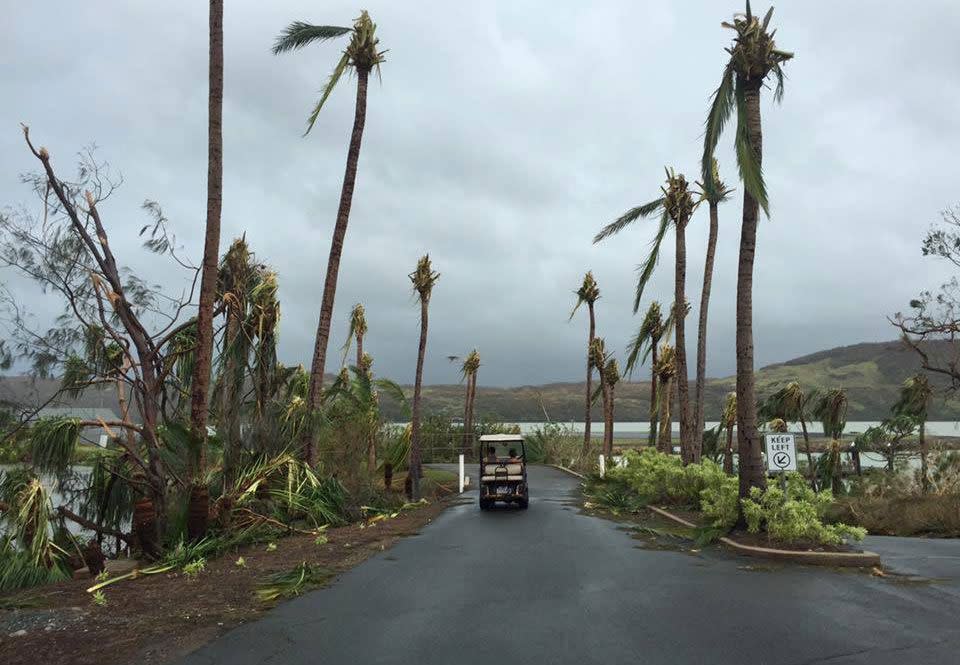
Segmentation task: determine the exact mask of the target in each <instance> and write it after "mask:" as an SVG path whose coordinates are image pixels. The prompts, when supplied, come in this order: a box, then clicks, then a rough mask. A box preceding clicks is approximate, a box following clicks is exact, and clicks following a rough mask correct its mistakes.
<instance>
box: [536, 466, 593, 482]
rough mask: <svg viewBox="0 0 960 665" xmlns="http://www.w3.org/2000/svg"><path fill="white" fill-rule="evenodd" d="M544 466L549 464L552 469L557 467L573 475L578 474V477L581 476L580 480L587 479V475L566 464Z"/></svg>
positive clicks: (558, 469)
mask: <svg viewBox="0 0 960 665" xmlns="http://www.w3.org/2000/svg"><path fill="white" fill-rule="evenodd" d="M544 466H549V467H550V468H551V469H556V470H557V471H564V472H566V473H569V474H570V475H571V476H576V477H577V478H579V479H580V480H586V479H587V477H586V476H585V475H583V474H582V473H577V472H576V471H574V470H573V469H568V468H567V467H565V466H560V465H559V464H544Z"/></svg>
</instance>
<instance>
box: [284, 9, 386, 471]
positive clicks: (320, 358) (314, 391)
mask: <svg viewBox="0 0 960 665" xmlns="http://www.w3.org/2000/svg"><path fill="white" fill-rule="evenodd" d="M376 31H377V25H376V23H374V22H373V21H372V20H371V19H370V15H369V14H368V13H367V12H366V11H363V12H361V13H360V16H359V17H358V18H357V19H356V20H355V21H354V23H353V27H351V28H347V27H340V26H330V25H311V24H309V23H304V22H303V21H295V22H293V23H291V24H290V25H289V26H287V28H286V29H285V30H284V31H283V33H282V34H281V35H280V36H279V37H277V39H276V41H275V42H274V45H273V53H274V54H275V55H277V54H280V53H285V52H288V51H293V50H296V49H300V48H303V47H305V46H308V45H310V44H313V43H316V42H324V41H327V40H330V39H336V38H338V37H344V36H347V35H349V36H350V41H349V42H348V43H347V47H346V48H345V49H344V50H343V54H342V55H341V57H340V60H339V61H338V62H337V65H336V67H334V69H333V73H332V74H331V75H330V78H329V79H327V83H326V85H324V86H323V90H322V92H321V93H320V100H319V101H318V102H317V104H316V106H314V108H313V111H312V112H311V113H310V117H309V118H308V119H307V131H306V133H307V134H309V133H310V130H311V129H313V125H314V123H315V122H316V121H317V117H318V116H319V115H320V110H321V109H322V108H323V105H324V103H325V102H326V101H327V98H329V97H330V93H331V92H333V89H334V88H335V87H336V85H337V82H338V81H339V80H340V78H341V76H343V73H344V72H346V71H348V70H350V69H352V70H353V72H354V73H355V74H356V75H357V101H356V106H355V109H354V116H353V132H352V133H351V135H350V147H349V149H348V151H347V166H346V171H345V172H344V175H343V187H342V188H341V190H340V205H339V207H338V208H337V221H336V224H335V225H334V228H333V238H332V240H331V242H330V256H329V258H328V259H327V274H326V277H325V279H324V283H323V302H322V303H321V305H320V321H319V323H318V324H317V338H316V343H315V344H314V349H313V362H312V366H311V369H310V394H309V396H308V400H307V405H308V407H309V409H310V411H311V412H315V411H316V410H317V409H319V407H320V402H321V401H322V399H323V371H324V367H325V365H326V359H327V342H328V341H329V339H330V320H331V318H332V316H333V304H334V298H335V297H336V293H337V275H338V274H339V271H340V255H341V253H342V252H343V240H344V237H345V236H346V233H347V223H348V222H349V220H350V206H351V204H352V203H353V189H354V185H355V183H356V180H357V163H358V161H359V159H360V144H361V142H362V140H363V129H364V125H365V124H366V114H367V80H368V78H369V76H370V72H371V71H372V70H373V69H374V68H376V70H377V73H378V74H379V72H380V64H381V63H382V62H383V61H384V53H385V51H381V50H380V49H379V41H380V40H379V39H377V36H376ZM315 429H316V428H313V427H310V428H306V429H305V437H304V439H305V440H304V442H303V443H304V456H305V459H306V461H307V463H308V464H311V465H312V464H313V463H314V462H315V461H316V436H317V432H316V431H315Z"/></svg>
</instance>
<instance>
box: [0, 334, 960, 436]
mask: <svg viewBox="0 0 960 665" xmlns="http://www.w3.org/2000/svg"><path fill="white" fill-rule="evenodd" d="M925 350H926V351H927V353H928V354H930V355H931V356H932V357H934V358H939V359H941V360H943V359H946V358H947V357H948V354H952V353H956V352H957V348H956V347H953V346H951V345H950V344H949V343H947V342H938V343H933V344H929V345H927V346H926V347H925ZM919 369H920V362H919V359H918V357H917V355H916V354H915V353H913V352H912V351H910V350H909V349H906V348H905V347H904V346H903V345H902V344H901V343H900V342H880V343H868V344H854V345H852V346H841V347H837V348H835V349H829V350H826V351H819V352H817V353H813V354H810V355H807V356H802V357H800V358H794V359H793V360H788V361H787V362H783V363H777V364H774V365H769V366H767V367H764V368H762V369H760V370H759V371H758V372H757V393H758V396H759V397H761V398H762V397H764V396H766V395H768V394H770V393H771V392H773V391H774V390H776V389H777V388H779V387H781V386H782V385H784V384H785V383H788V382H790V381H794V380H796V381H800V383H801V384H803V385H804V386H805V387H807V388H834V387H842V388H845V389H846V390H847V396H848V398H849V400H850V412H849V416H848V418H849V419H850V420H880V419H882V418H884V417H886V416H887V415H888V414H889V409H890V405H891V404H893V403H894V402H895V401H896V399H897V392H898V390H899V388H900V385H901V384H902V383H903V381H904V380H905V379H906V378H907V377H909V376H910V375H912V374H914V373H916V372H917V371H918V370H919ZM480 379H481V380H482V379H483V370H482V369H481V371H480ZM58 386H59V382H58V381H55V380H40V379H31V378H28V377H5V378H0V402H4V401H6V402H13V403H19V404H41V403H44V402H45V401H46V400H47V399H49V398H50V396H51V395H53V394H54V392H55V391H56V389H57V387H58ZM734 386H735V380H734V377H732V376H731V377H725V378H720V379H709V380H708V382H707V396H706V418H707V420H716V419H717V418H718V416H719V411H720V408H721V407H722V405H723V401H724V398H725V396H726V394H727V393H728V392H730V391H732V390H733V389H734ZM941 387H945V386H943V385H941ZM692 389H693V386H692V384H691V392H692ZM464 391H465V388H464V386H463V385H460V384H453V385H431V386H424V390H423V393H424V408H425V410H426V411H427V412H428V413H433V414H437V415H442V416H448V417H451V418H458V417H461V416H462V415H463V398H464ZM407 392H408V394H409V393H412V389H408V390H407ZM943 392H944V391H939V394H940V395H941V396H939V397H938V398H937V399H936V401H935V402H934V405H933V408H932V413H931V419H933V420H960V399H949V400H948V399H945V398H944V397H942V394H943ZM649 399H650V384H649V378H648V376H647V375H645V374H636V375H635V376H634V381H626V380H624V381H622V382H621V383H619V384H618V385H617V404H616V417H617V420H620V421H625V420H626V421H644V420H646V419H647V413H648V408H649V406H648V405H649ZM51 405H53V406H83V407H94V406H96V407H107V408H113V409H116V397H115V393H114V391H113V390H110V389H104V390H102V391H97V390H88V391H87V392H86V393H85V394H84V395H82V396H81V397H80V398H79V399H77V400H70V399H67V398H66V397H65V396H62V397H61V398H60V399H58V400H56V401H55V402H53V403H51ZM383 408H384V411H385V414H386V415H387V417H389V418H391V419H397V420H400V419H402V414H401V413H400V409H399V408H398V407H397V405H396V404H392V403H390V402H389V400H386V399H385V400H384V404H383ZM477 414H478V416H479V417H481V418H487V419H491V420H505V421H520V422H523V421H542V420H545V419H547V418H549V419H551V420H555V421H571V420H573V421H579V420H582V419H583V383H576V382H570V383H550V384H546V385H540V386H517V387H511V388H495V387H483V386H480V387H479V388H478V391H477ZM594 418H595V419H599V418H600V409H599V408H597V409H596V410H595V411H594Z"/></svg>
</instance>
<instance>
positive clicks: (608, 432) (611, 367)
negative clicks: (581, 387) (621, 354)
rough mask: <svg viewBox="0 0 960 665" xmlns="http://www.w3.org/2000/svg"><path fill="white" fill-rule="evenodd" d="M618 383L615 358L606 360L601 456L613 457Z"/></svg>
mask: <svg viewBox="0 0 960 665" xmlns="http://www.w3.org/2000/svg"><path fill="white" fill-rule="evenodd" d="M619 382H620V367H619V366H618V365H617V360H616V358H608V359H607V364H606V365H604V366H603V386H604V388H605V389H606V393H607V398H606V400H605V401H606V407H605V408H604V414H603V454H604V455H606V456H607V459H609V458H610V457H612V456H613V423H614V399H615V394H614V393H615V390H616V387H617V383H619Z"/></svg>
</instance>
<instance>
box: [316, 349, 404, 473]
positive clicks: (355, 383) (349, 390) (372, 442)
mask: <svg viewBox="0 0 960 665" xmlns="http://www.w3.org/2000/svg"><path fill="white" fill-rule="evenodd" d="M366 357H367V358H370V356H369V355H366ZM371 363H372V359H371ZM381 392H385V393H387V394H388V395H389V396H390V397H391V398H392V399H393V400H395V401H396V402H397V403H398V404H399V405H400V406H401V408H402V409H403V410H404V411H406V408H407V398H406V395H404V394H403V389H402V388H401V387H400V386H399V385H397V384H396V383H394V382H393V381H390V380H389V379H375V378H373V374H372V373H371V372H370V368H369V367H368V368H366V369H365V368H362V367H351V368H350V371H349V372H347V370H346V368H344V369H343V370H342V371H341V372H340V374H339V376H338V377H337V380H336V382H334V384H333V385H332V386H330V390H329V391H328V392H327V399H330V398H341V399H344V400H346V401H347V402H348V403H349V404H350V405H351V406H352V408H353V409H354V410H355V412H356V414H357V415H358V416H359V418H360V421H361V423H362V424H363V427H364V430H365V431H364V435H365V436H366V438H367V471H368V473H370V475H371V476H373V474H374V473H376V471H377V453H376V450H377V443H376V442H377V433H378V432H379V431H380V427H381V425H382V424H383V423H382V420H381V418H380V393H381Z"/></svg>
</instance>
